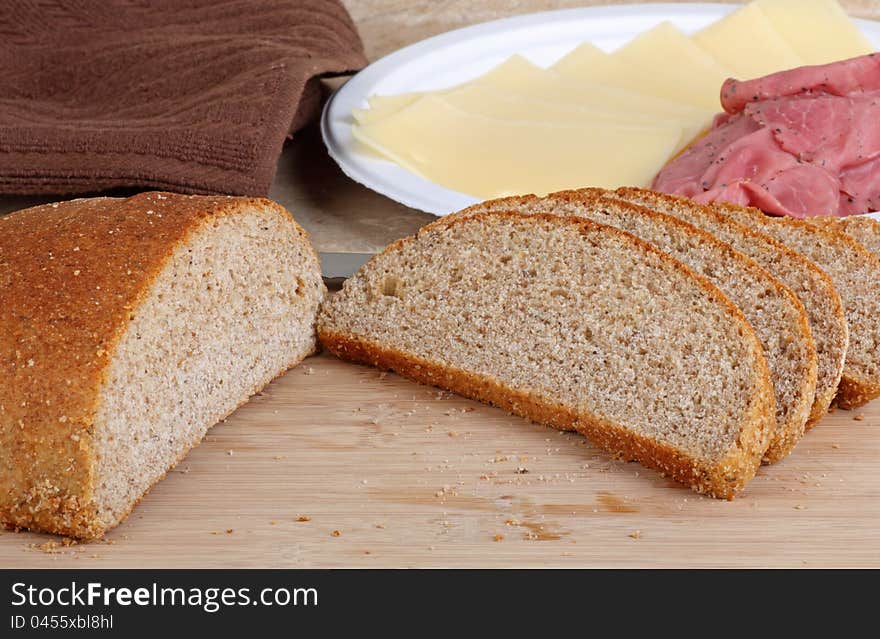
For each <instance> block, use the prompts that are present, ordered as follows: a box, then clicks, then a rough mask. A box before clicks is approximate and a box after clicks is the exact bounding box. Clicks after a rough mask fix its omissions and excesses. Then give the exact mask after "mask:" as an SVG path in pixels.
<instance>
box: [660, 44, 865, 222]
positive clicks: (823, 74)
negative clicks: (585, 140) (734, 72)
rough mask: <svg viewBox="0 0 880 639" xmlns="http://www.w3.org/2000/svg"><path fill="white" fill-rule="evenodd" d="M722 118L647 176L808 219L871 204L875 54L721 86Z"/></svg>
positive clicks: (666, 186)
mask: <svg viewBox="0 0 880 639" xmlns="http://www.w3.org/2000/svg"><path fill="white" fill-rule="evenodd" d="M721 99H722V105H723V106H724V108H725V111H726V112H725V113H722V114H719V115H718V116H716V118H715V122H714V123H713V126H712V129H711V130H710V131H709V132H708V133H707V134H706V135H705V136H704V137H703V138H701V139H699V140H697V141H696V142H695V143H694V144H693V145H691V146H690V147H689V148H688V149H687V150H686V151H685V152H684V153H682V154H681V155H680V156H678V157H677V158H675V159H673V160H672V161H671V162H669V163H668V164H667V165H666V166H665V167H664V168H663V169H662V170H661V171H660V173H659V174H658V175H657V177H656V178H655V179H654V184H653V187H654V188H655V189H656V190H658V191H664V192H666V193H672V194H676V195H686V196H689V197H692V198H694V199H696V200H698V201H701V202H715V201H722V202H731V203H734V204H741V205H748V206H756V207H758V208H761V209H763V210H764V211H766V212H768V213H773V214H777V215H790V216H793V217H809V216H814V215H851V214H854V213H864V212H866V211H869V210H877V208H878V205H880V173H878V171H880V57H878V56H876V55H874V54H872V55H868V56H863V57H859V58H853V59H851V60H844V61H842V62H837V63H834V64H829V65H821V66H813V67H802V68H799V69H793V70H791V71H784V72H782V73H775V74H772V75H769V76H766V77H764V78H758V79H757V80H750V81H747V82H738V81H736V80H728V81H727V82H725V84H724V87H723V88H722V98H721Z"/></svg>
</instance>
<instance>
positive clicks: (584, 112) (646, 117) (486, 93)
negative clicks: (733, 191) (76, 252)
mask: <svg viewBox="0 0 880 639" xmlns="http://www.w3.org/2000/svg"><path fill="white" fill-rule="evenodd" d="M436 96H437V97H439V98H440V99H442V100H443V101H444V102H446V103H447V104H449V105H451V106H453V107H455V108H457V109H459V110H461V111H465V112H467V113H472V114H474V115H481V116H484V117H486V118H494V119H498V120H515V121H519V122H539V123H540V122H549V123H557V124H571V125H577V124H591V123H592V124H596V123H600V122H605V123H610V124H616V125H627V124H635V125H648V126H656V125H671V126H673V127H678V128H681V129H682V130H683V139H682V141H681V144H682V145H684V144H686V143H687V142H688V141H690V140H692V139H693V138H694V137H696V135H697V134H698V133H700V132H702V130H703V129H704V128H706V126H708V117H709V116H708V114H706V116H705V117H703V118H700V119H697V118H695V117H694V116H693V115H692V114H690V113H687V112H686V113H684V114H683V115H665V116H664V115H656V114H651V113H644V112H642V111H632V112H626V111H623V112H621V111H620V110H619V109H618V110H608V109H602V108H600V107H599V106H597V105H595V104H593V103H591V102H586V103H569V102H558V101H551V100H544V99H541V98H533V97H528V96H522V95H516V94H514V93H510V92H508V91H504V90H501V89H495V88H493V87H491V86H483V85H481V84H465V85H463V86H461V87H458V88H456V89H453V90H451V91H447V92H444V93H442V94H436ZM411 103H412V101H410V102H409V104H411ZM404 106H405V105H402V106H400V107H399V108H397V109H395V111H399V109H400V108H403V107H404ZM389 115H390V113H389ZM369 121H373V122H375V121H376V119H370V118H365V119H361V120H359V122H361V123H364V124H365V123H367V122H369ZM427 124H428V123H426V125H427Z"/></svg>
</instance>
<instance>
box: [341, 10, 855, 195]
mask: <svg viewBox="0 0 880 639" xmlns="http://www.w3.org/2000/svg"><path fill="white" fill-rule="evenodd" d="M745 42H747V43H748V46H742V44H743V43H745ZM871 50H872V47H871V45H870V43H869V42H868V41H867V39H866V38H865V37H864V35H863V34H862V33H861V32H860V31H859V30H858V28H857V27H856V26H855V25H854V23H853V22H852V21H851V20H850V19H849V18H848V17H847V16H846V14H845V13H844V12H843V10H842V9H841V8H840V7H839V5H838V4H837V2H836V1H835V0H798V1H797V2H795V1H794V0H755V1H754V2H752V3H750V4H748V5H746V6H744V7H742V8H740V9H739V10H737V11H735V12H733V13H731V14H729V15H728V16H726V17H725V18H723V19H721V20H719V21H718V22H716V23H714V24H711V25H709V26H707V27H705V28H704V29H702V30H700V31H698V32H696V33H694V34H692V35H686V34H685V33H684V32H682V31H681V30H679V29H678V28H676V27H675V26H673V25H672V24H671V23H668V22H664V23H661V24H659V25H657V26H655V27H654V28H652V29H650V30H648V31H646V32H645V33H642V34H641V35H639V36H637V37H636V38H634V39H633V40H632V41H630V42H628V43H627V44H625V45H624V46H622V47H621V48H619V49H617V50H616V51H614V52H611V53H607V52H605V51H603V50H602V49H600V48H598V47H596V46H594V45H592V44H590V43H585V44H582V45H581V46H579V47H577V48H575V49H574V50H573V51H571V52H570V53H569V54H568V55H566V56H565V57H563V58H562V59H560V60H559V61H557V62H556V63H555V64H554V65H552V66H551V67H549V68H542V67H539V66H537V65H535V64H533V63H531V62H530V61H528V60H527V59H525V58H523V57H521V56H513V57H511V58H509V59H508V60H506V61H504V62H503V63H501V64H500V65H499V66H497V67H496V68H494V69H492V70H491V71H489V72H488V73H486V74H484V75H482V76H480V77H477V78H475V79H473V80H470V81H469V82H466V83H465V84H462V85H458V86H455V87H450V88H445V89H442V90H438V91H432V92H424V93H407V94H401V95H375V96H372V97H371V98H370V99H369V100H368V104H367V105H366V107H367V108H363V109H358V110H355V112H354V114H353V115H354V119H355V126H354V135H355V137H356V138H357V139H358V140H359V141H360V143H362V145H363V148H364V150H365V151H368V152H372V153H374V154H378V155H379V156H380V157H382V158H385V159H387V160H390V161H392V162H395V163H397V164H398V165H400V166H401V167H403V168H405V169H407V170H409V171H411V172H413V173H415V174H417V175H420V176H422V177H424V178H426V179H428V180H430V181H433V182H436V183H438V184H440V185H442V186H444V187H447V188H450V189H453V190H457V191H461V192H464V193H467V194H469V195H472V196H474V197H482V198H489V197H498V196H503V195H509V194H513V193H527V192H533V193H538V194H543V193H547V192H550V191H553V190H559V189H564V188H573V187H578V186H583V185H586V184H591V185H597V186H600V187H608V188H610V187H616V186H620V185H623V184H637V185H646V184H648V183H649V182H650V180H651V178H652V177H653V176H654V174H655V173H656V172H657V170H659V169H660V167H662V166H663V165H664V164H665V163H666V161H667V160H668V159H669V158H670V157H671V156H673V155H674V154H675V153H677V152H678V151H680V150H681V149H682V148H683V147H684V146H686V145H687V144H688V143H689V142H690V141H691V140H692V139H693V138H694V137H695V136H696V135H698V134H699V133H700V132H701V131H702V130H704V129H705V128H707V127H708V126H709V124H710V122H711V119H712V116H713V115H714V113H715V112H716V111H718V110H719V100H718V94H719V90H720V87H721V84H722V82H723V81H724V80H725V79H726V78H728V77H737V78H742V79H745V78H752V77H759V76H762V75H766V74H768V73H772V72H775V71H781V70H783V69H788V68H792V67H797V66H801V65H804V64H816V63H824V62H831V61H834V60H837V59H842V58H847V57H853V56H857V55H862V54H864V53H867V52H870V51H871ZM636 149H637V150H638V151H637V152H634V150H636Z"/></svg>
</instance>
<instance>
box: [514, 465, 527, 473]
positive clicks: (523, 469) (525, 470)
mask: <svg viewBox="0 0 880 639" xmlns="http://www.w3.org/2000/svg"><path fill="white" fill-rule="evenodd" d="M514 472H515V473H516V474H517V475H526V474H528V472H529V469H528V468H524V467H523V466H520V467H519V468H517V469H516V470H515V471H514Z"/></svg>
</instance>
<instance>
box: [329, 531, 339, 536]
mask: <svg viewBox="0 0 880 639" xmlns="http://www.w3.org/2000/svg"><path fill="white" fill-rule="evenodd" d="M330 534H331V535H332V536H334V537H339V536H340V535H342V533H341V532H340V531H338V530H334V531H333V532H331V533H330Z"/></svg>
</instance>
